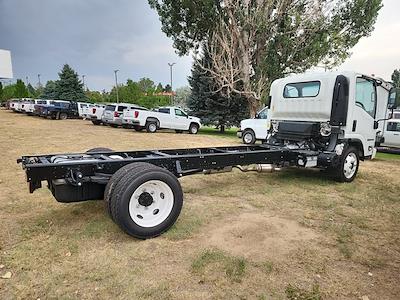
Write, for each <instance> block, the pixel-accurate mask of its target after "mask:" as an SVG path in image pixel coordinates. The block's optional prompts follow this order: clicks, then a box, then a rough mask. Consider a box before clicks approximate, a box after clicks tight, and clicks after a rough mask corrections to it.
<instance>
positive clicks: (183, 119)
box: [122, 106, 201, 134]
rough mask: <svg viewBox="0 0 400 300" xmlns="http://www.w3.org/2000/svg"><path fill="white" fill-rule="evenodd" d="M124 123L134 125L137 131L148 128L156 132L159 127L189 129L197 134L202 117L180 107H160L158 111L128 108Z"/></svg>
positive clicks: (123, 119)
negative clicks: (188, 113)
mask: <svg viewBox="0 0 400 300" xmlns="http://www.w3.org/2000/svg"><path fill="white" fill-rule="evenodd" d="M122 124H123V125H127V126H133V128H134V129H135V130H136V131H140V130H142V129H144V128H146V130H147V132H151V133H154V132H156V131H157V129H174V130H175V131H176V132H177V133H181V132H183V131H188V132H189V133H190V134H196V133H197V132H198V131H199V129H200V127H201V123H200V119H199V118H196V117H191V116H189V115H187V114H186V113H185V112H184V111H183V110H182V109H180V108H179V107H173V106H170V107H160V108H159V109H158V110H157V111H156V110H154V111H150V110H148V111H143V110H137V109H126V110H124V114H123V117H122Z"/></svg>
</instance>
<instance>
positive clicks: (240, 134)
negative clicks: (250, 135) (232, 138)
mask: <svg viewBox="0 0 400 300" xmlns="http://www.w3.org/2000/svg"><path fill="white" fill-rule="evenodd" d="M236 136H237V137H238V138H239V139H241V138H242V136H243V131H241V130H239V131H238V132H236Z"/></svg>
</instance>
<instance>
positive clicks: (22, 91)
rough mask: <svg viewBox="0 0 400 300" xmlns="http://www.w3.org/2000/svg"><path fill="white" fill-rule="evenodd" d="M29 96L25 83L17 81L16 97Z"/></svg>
mask: <svg viewBox="0 0 400 300" xmlns="http://www.w3.org/2000/svg"><path fill="white" fill-rule="evenodd" d="M28 96H29V92H28V90H27V88H26V86H25V83H24V82H23V81H22V80H21V79H17V83H16V85H15V97H17V98H26V97H28Z"/></svg>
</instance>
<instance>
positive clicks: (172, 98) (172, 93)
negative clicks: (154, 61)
mask: <svg viewBox="0 0 400 300" xmlns="http://www.w3.org/2000/svg"><path fill="white" fill-rule="evenodd" d="M174 65H176V63H168V66H169V69H170V75H171V99H170V102H171V105H173V102H174V90H173V89H172V67H173V66H174Z"/></svg>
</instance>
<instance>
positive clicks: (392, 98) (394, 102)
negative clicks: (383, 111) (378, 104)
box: [388, 88, 400, 110]
mask: <svg viewBox="0 0 400 300" xmlns="http://www.w3.org/2000/svg"><path fill="white" fill-rule="evenodd" d="M398 107H400V89H399V88H392V89H391V90H390V93H389V101H388V108H389V109H392V110H393V109H396V108H398Z"/></svg>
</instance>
